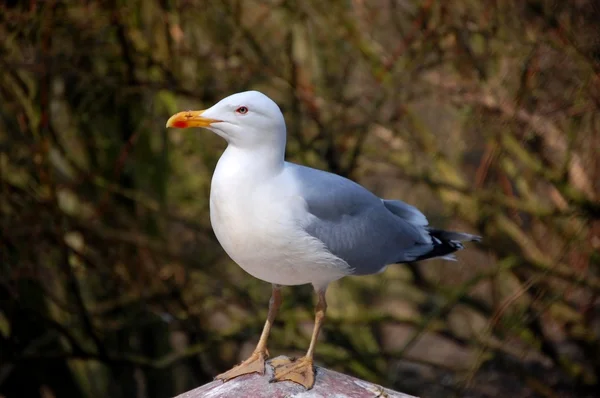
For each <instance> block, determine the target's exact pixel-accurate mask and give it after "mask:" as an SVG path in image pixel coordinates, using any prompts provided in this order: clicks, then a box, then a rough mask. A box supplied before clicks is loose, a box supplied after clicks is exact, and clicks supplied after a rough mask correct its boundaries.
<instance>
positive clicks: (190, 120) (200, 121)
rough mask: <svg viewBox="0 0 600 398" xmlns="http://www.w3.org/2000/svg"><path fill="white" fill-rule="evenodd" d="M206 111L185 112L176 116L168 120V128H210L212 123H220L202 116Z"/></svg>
mask: <svg viewBox="0 0 600 398" xmlns="http://www.w3.org/2000/svg"><path fill="white" fill-rule="evenodd" d="M203 113H204V111H185V112H179V113H176V114H174V115H173V116H171V117H170V118H169V120H167V127H174V128H177V129H186V128H189V127H209V126H210V125H211V124H212V123H216V122H220V120H217V119H209V118H207V117H204V116H202V114H203Z"/></svg>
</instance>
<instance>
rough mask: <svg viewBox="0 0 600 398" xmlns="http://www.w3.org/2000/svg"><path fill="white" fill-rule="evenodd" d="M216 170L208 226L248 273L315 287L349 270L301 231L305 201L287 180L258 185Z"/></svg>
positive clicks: (345, 273)
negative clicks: (209, 224)
mask: <svg viewBox="0 0 600 398" xmlns="http://www.w3.org/2000/svg"><path fill="white" fill-rule="evenodd" d="M218 171H219V170H216V171H215V175H214V176H213V181H212V185H211V195H210V217H211V223H212V227H213V230H214V232H215V235H216V237H217V239H218V240H219V243H221V245H222V246H223V249H224V250H225V251H226V252H227V254H228V255H229V256H230V257H231V258H232V259H233V260H234V261H235V262H236V263H237V264H238V265H239V266H240V267H242V268H243V269H244V270H245V271H246V272H248V273H249V274H251V275H252V276H254V277H256V278H258V279H261V280H264V281H266V282H270V283H276V284H279V285H301V284H307V283H312V284H314V285H315V286H325V285H327V284H328V283H329V282H331V281H333V280H336V279H339V278H341V277H343V276H345V275H348V274H349V273H350V271H349V267H348V264H346V262H345V261H343V260H341V259H340V258H338V257H336V256H334V255H333V254H331V253H330V252H329V251H328V250H327V249H326V248H325V247H324V245H323V243H322V242H321V241H319V240H317V239H315V238H313V237H312V236H310V235H308V234H307V233H306V232H304V230H303V229H302V223H303V222H305V221H306V218H307V216H308V214H307V213H306V210H305V204H304V200H303V199H302V198H301V197H299V196H297V195H294V193H293V189H291V188H290V187H289V186H287V184H286V186H285V187H284V186H280V185H281V184H285V182H281V184H278V183H277V181H270V182H269V184H261V183H258V182H256V181H251V179H250V178H239V177H240V176H239V175H237V174H236V175H228V176H227V178H224V177H225V175H224V173H223V172H222V170H221V171H219V173H218ZM278 179H281V177H276V178H275V180H278ZM278 188H279V189H278Z"/></svg>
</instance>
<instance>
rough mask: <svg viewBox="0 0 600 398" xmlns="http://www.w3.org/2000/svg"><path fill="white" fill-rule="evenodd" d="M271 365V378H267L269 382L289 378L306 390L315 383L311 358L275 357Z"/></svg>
mask: <svg viewBox="0 0 600 398" xmlns="http://www.w3.org/2000/svg"><path fill="white" fill-rule="evenodd" d="M271 366H273V378H272V379H271V380H269V382H270V383H276V382H278V381H284V380H289V381H292V382H294V383H297V384H300V385H302V386H304V388H306V389H307V390H310V389H311V388H312V387H313V386H314V384H315V371H314V368H313V360H312V359H311V358H307V357H302V358H299V359H297V360H293V359H290V358H285V357H284V358H276V359H274V360H272V361H271Z"/></svg>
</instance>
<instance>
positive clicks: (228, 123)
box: [167, 91, 286, 149]
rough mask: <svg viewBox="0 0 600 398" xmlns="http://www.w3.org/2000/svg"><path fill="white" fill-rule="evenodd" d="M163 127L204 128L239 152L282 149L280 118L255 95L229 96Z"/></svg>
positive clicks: (267, 100)
mask: <svg viewBox="0 0 600 398" xmlns="http://www.w3.org/2000/svg"><path fill="white" fill-rule="evenodd" d="M167 127H174V128H189V127H204V128H207V129H209V130H211V131H212V132H214V133H215V134H218V135H220V136H221V137H223V138H225V140H227V142H228V143H229V144H231V145H235V146H237V147H241V148H249V149H252V148H254V147H262V146H265V145H267V146H273V145H277V146H280V145H281V144H282V143H283V145H284V146H285V134H286V132H285V120H284V119H283V114H282V113H281V110H280V109H279V106H277V104H276V103H275V102H274V101H273V100H272V99H270V98H269V97H267V96H266V95H264V94H263V93H261V92H258V91H245V92H242V93H237V94H233V95H230V96H229V97H226V98H223V99H222V100H221V101H219V102H217V103H216V104H215V105H213V106H211V107H210V108H208V109H205V110H201V111H185V112H179V113H176V114H175V115H173V116H171V117H170V118H169V120H168V121H167Z"/></svg>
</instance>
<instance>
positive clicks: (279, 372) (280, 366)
mask: <svg viewBox="0 0 600 398" xmlns="http://www.w3.org/2000/svg"><path fill="white" fill-rule="evenodd" d="M318 295H319V301H318V303H317V306H316V307H315V327H314V329H313V334H312V337H311V339H310V346H309V347H308V351H307V352H306V355H305V356H303V357H302V358H298V359H297V360H291V359H289V358H281V359H279V358H278V359H274V360H272V361H271V365H272V366H273V369H274V374H273V378H272V379H271V382H276V381H283V380H289V381H293V382H294V383H298V384H301V385H303V386H304V387H305V388H306V389H307V390H310V389H311V388H312V387H313V385H314V384H315V371H314V369H313V355H314V352H315V346H316V345H317V338H318V337H319V331H320V330H321V325H322V324H323V320H324V319H325V313H326V312H327V301H326V300H325V289H323V290H320V291H319V292H318Z"/></svg>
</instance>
